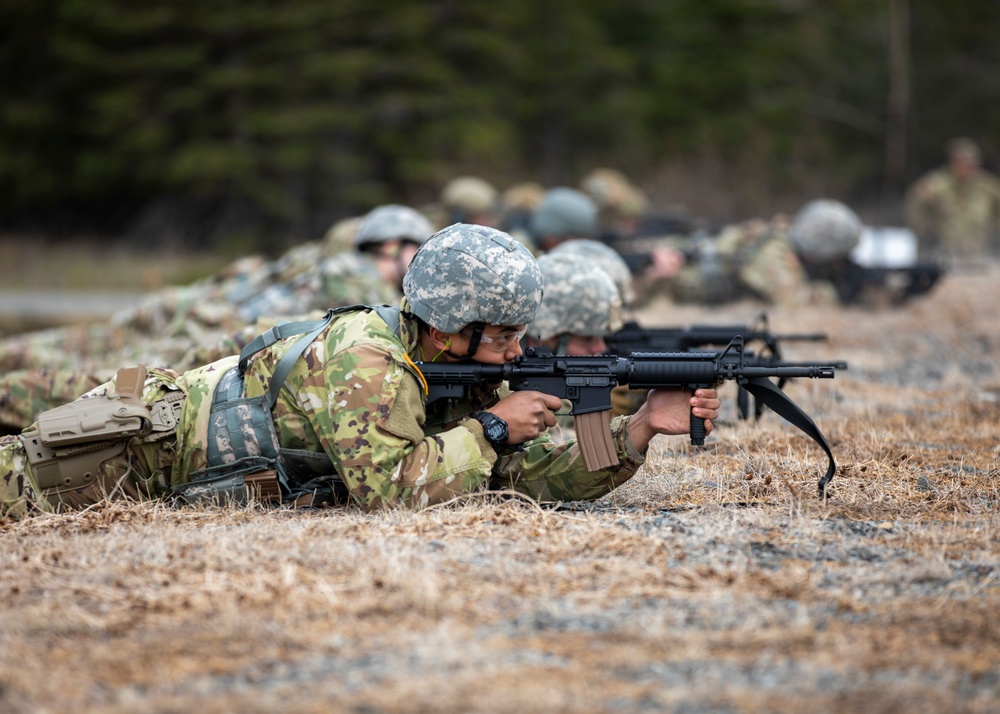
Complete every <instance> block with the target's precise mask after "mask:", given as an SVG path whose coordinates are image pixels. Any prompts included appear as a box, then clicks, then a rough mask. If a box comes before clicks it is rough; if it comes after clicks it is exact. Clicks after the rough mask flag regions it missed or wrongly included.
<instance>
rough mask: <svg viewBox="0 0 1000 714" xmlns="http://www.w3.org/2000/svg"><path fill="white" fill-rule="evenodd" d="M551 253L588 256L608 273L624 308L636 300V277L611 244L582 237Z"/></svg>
mask: <svg viewBox="0 0 1000 714" xmlns="http://www.w3.org/2000/svg"><path fill="white" fill-rule="evenodd" d="M548 254H549V255H578V256H581V257H583V258H586V259H587V260H588V261H589V262H591V263H593V264H594V265H597V266H600V268H601V270H603V271H604V272H605V273H607V274H608V275H609V276H610V277H611V280H612V281H613V282H614V284H615V287H616V288H617V289H618V294H619V295H620V296H621V303H622V308H623V309H625V310H627V309H628V308H630V307H631V306H632V304H633V303H634V302H635V298H636V291H635V287H634V281H635V277H634V276H633V275H632V271H631V270H629V267H628V264H627V263H626V262H625V259H624V258H622V257H621V255H619V254H618V252H617V251H616V250H615V249H614V248H612V247H611V246H609V245H607V244H605V243H602V242H600V241H598V240H593V239H588V238H581V239H578V240H569V241H565V242H563V243H560V244H559V245H557V246H556V247H555V248H553V249H552V250H551V251H549V253H548Z"/></svg>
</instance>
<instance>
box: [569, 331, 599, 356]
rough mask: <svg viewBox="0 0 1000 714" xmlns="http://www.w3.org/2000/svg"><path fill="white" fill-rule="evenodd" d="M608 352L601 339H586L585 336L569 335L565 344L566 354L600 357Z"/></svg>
mask: <svg viewBox="0 0 1000 714" xmlns="http://www.w3.org/2000/svg"><path fill="white" fill-rule="evenodd" d="M607 351H608V345H607V343H605V342H604V338H603V337H588V336H586V335H570V338H569V341H568V342H567V343H566V354H568V355H576V356H583V357H589V356H591V355H602V354H606V353H607Z"/></svg>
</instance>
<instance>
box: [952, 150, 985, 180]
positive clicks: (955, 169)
mask: <svg viewBox="0 0 1000 714" xmlns="http://www.w3.org/2000/svg"><path fill="white" fill-rule="evenodd" d="M948 163H949V165H950V166H951V172H952V174H954V176H955V178H958V179H964V178H968V177H969V176H972V175H973V174H974V173H976V170H977V169H978V168H979V161H977V160H976V158H975V157H974V156H970V155H967V154H959V155H956V156H953V157H952V158H951V160H950V161H949V162H948Z"/></svg>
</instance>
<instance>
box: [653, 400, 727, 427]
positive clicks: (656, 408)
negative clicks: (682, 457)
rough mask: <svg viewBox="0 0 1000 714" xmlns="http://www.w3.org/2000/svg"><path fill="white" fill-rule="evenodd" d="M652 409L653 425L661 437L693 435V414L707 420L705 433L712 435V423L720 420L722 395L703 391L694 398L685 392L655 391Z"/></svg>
mask: <svg viewBox="0 0 1000 714" xmlns="http://www.w3.org/2000/svg"><path fill="white" fill-rule="evenodd" d="M646 403H647V404H649V407H650V409H651V414H650V425H651V426H652V427H653V430H654V431H655V432H656V433H657V434H687V433H690V431H691V414H692V413H694V415H695V416H697V417H701V418H702V419H704V420H705V433H706V434H710V433H712V422H711V420H712V419H718V417H719V407H720V406H721V404H722V403H721V402H720V401H719V393H718V392H717V391H716V390H715V389H699V390H697V391H696V392H695V393H694V395H692V394H691V393H690V392H688V391H686V390H681V389H654V390H652V391H651V392H650V393H649V397H648V398H647V399H646Z"/></svg>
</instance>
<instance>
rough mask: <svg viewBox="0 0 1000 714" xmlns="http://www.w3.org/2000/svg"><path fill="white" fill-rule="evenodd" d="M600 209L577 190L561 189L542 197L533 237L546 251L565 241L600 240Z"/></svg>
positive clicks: (548, 192) (532, 227) (540, 247)
mask: <svg viewBox="0 0 1000 714" xmlns="http://www.w3.org/2000/svg"><path fill="white" fill-rule="evenodd" d="M597 228H598V226H597V206H595V205H594V202H593V201H591V200H590V198H589V197H588V196H587V195H586V194H584V193H582V192H580V191H577V190H576V189H573V188H566V187H564V186H560V187H557V188H552V189H549V190H548V191H546V192H545V195H544V196H542V200H541V201H540V202H539V203H538V207H537V208H536V209H535V212H534V213H533V214H532V216H531V235H532V238H533V239H534V241H535V244H536V245H537V246H538V247H539V249H540V250H542V251H549V250H552V249H553V248H555V247H556V246H557V245H559V244H560V243H562V242H563V241H567V240H573V239H575V238H596V237H597Z"/></svg>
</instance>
